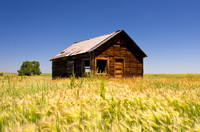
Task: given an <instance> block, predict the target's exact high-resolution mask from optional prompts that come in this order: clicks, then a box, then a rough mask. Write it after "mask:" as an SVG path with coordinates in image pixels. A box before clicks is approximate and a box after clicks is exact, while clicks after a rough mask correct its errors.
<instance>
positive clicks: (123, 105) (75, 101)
mask: <svg viewBox="0 0 200 132" xmlns="http://www.w3.org/2000/svg"><path fill="white" fill-rule="evenodd" d="M0 103H1V104H0V131H28V132H29V131H70V132H71V131H91V132H94V131H113V132H115V131H116V132H118V131H122V132H124V131H136V132H140V131H200V76H199V75H187V74H186V75H153V74H152V75H151V74H147V75H145V76H144V77H143V78H123V79H115V78H109V77H97V76H91V77H90V78H89V77H85V78H78V79H77V78H75V77H73V76H72V77H71V78H68V79H56V80H52V79H51V77H39V76H38V77H36V76H35V77H17V76H3V77H0Z"/></svg>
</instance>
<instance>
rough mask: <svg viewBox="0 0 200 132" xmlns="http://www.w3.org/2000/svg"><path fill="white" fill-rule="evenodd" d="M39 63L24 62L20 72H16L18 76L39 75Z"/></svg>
mask: <svg viewBox="0 0 200 132" xmlns="http://www.w3.org/2000/svg"><path fill="white" fill-rule="evenodd" d="M39 67H40V63H39V62H38V61H32V62H30V61H25V62H23V64H22V65H21V68H20V70H18V71H17V72H18V75H19V76H32V75H40V74H41V71H40V68H39Z"/></svg>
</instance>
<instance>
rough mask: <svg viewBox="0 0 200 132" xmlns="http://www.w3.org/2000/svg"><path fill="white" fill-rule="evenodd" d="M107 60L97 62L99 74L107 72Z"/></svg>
mask: <svg viewBox="0 0 200 132" xmlns="http://www.w3.org/2000/svg"><path fill="white" fill-rule="evenodd" d="M106 65H107V60H97V69H98V73H103V72H105V70H106Z"/></svg>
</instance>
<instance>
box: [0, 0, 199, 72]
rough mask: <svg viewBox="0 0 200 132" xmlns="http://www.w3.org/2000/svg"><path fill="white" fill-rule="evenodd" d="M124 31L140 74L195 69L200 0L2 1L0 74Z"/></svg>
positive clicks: (44, 66)
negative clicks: (135, 50) (137, 51)
mask: <svg viewBox="0 0 200 132" xmlns="http://www.w3.org/2000/svg"><path fill="white" fill-rule="evenodd" d="M121 29H124V30H125V31H126V32H127V33H128V34H129V36H130V37H131V38H132V39H133V40H134V41H135V42H136V43H137V44H138V45H139V46H140V47H141V49H142V50H143V51H144V52H145V53H146V54H147V55H148V57H147V58H145V59H144V72H145V73H200V59H199V58H200V0H79V1H78V0H1V1H0V72H17V70H18V69H19V68H20V66H21V64H22V62H23V61H26V60H29V61H32V60H36V61H39V62H40V64H41V70H42V72H44V73H46V72H48V73H49V72H51V62H50V61H49V59H50V58H51V57H53V56H55V55H56V54H57V53H59V52H61V51H62V50H64V49H65V48H67V47H68V46H69V45H71V44H72V43H74V42H76V41H80V40H84V39H89V38H92V37H96V36H100V35H103V34H107V33H110V32H114V31H116V30H121Z"/></svg>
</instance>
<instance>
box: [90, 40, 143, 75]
mask: <svg viewBox="0 0 200 132" xmlns="http://www.w3.org/2000/svg"><path fill="white" fill-rule="evenodd" d="M108 43H109V44H108V46H109V47H107V49H104V48H105V47H99V48H98V49H97V50H96V51H95V52H94V53H93V56H94V57H93V59H92V64H93V66H94V67H95V59H98V58H107V59H108V60H109V67H108V70H107V72H108V74H109V75H111V76H115V74H116V72H115V70H116V69H115V59H123V60H124V62H123V65H124V66H123V71H124V73H123V76H125V77H129V76H130V77H131V76H143V57H142V56H141V55H139V54H138V53H137V54H136V53H135V52H133V51H132V52H131V50H129V48H128V47H129V44H128V43H127V42H126V41H123V40H118V39H117V38H115V39H114V40H112V41H110V42H108Z"/></svg>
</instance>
